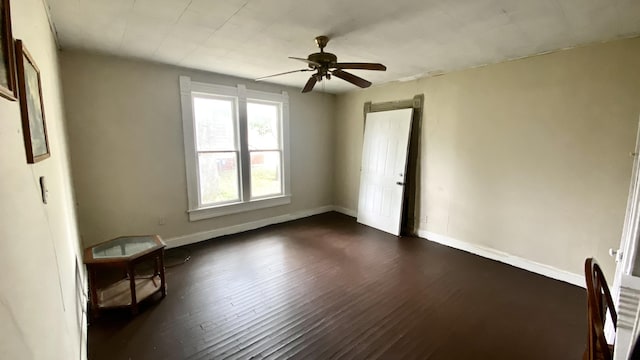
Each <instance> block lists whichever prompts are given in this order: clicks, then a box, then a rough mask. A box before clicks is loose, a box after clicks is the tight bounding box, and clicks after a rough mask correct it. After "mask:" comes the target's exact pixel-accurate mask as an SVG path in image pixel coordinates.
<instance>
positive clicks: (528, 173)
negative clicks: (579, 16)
mask: <svg viewBox="0 0 640 360" xmlns="http://www.w3.org/2000/svg"><path fill="white" fill-rule="evenodd" d="M638 64H640V38H635V39H629V40H622V41H615V42H610V43H606V44H598V45H593V46H587V47H581V48H577V49H572V50H567V51H561V52H557V53H553V54H547V55H543V56H536V57H531V58H527V59H522V60H518V61H511V62H506V63H501V64H496V65H490V66H486V67H481V68H476V69H469V70H465V71H458V72H454V73H450V74H445V75H443V76H437V77H432V78H423V79H419V80H415V81H410V82H405V83H394V84H388V85H384V86H379V87H373V88H370V89H368V90H365V91H354V92H350V93H347V94H343V95H340V96H338V97H337V101H336V132H335V134H336V157H335V166H336V177H335V184H334V189H335V191H336V196H335V202H336V205H338V206H340V207H344V208H347V209H357V202H358V186H359V168H360V159H361V153H362V150H361V149H362V135H363V126H364V121H363V115H362V111H363V104H364V102H366V101H373V102H382V101H392V100H403V99H410V98H412V97H413V96H414V95H416V94H424V95H425V113H424V118H423V125H422V126H423V128H422V133H421V136H422V142H421V150H420V160H419V163H420V169H421V178H420V182H419V185H418V186H419V198H418V202H419V211H418V214H417V216H418V219H419V220H420V230H421V231H422V232H423V233H425V232H430V233H434V234H437V235H440V236H444V237H447V238H450V239H455V240H459V241H462V242H466V243H470V244H473V246H479V247H483V248H488V249H494V250H497V251H499V252H504V253H507V254H511V255H514V256H517V257H520V258H524V259H527V260H530V261H534V262H537V263H541V264H545V265H548V266H552V267H555V268H557V269H560V270H565V271H568V272H570V273H574V274H578V275H579V276H581V274H582V272H583V262H584V259H585V258H586V257H588V256H595V257H596V258H597V259H598V260H599V261H600V263H601V264H602V265H603V268H604V269H605V271H606V272H607V274H608V277H609V279H613V270H614V268H615V264H614V262H613V259H612V258H610V257H609V255H608V254H607V251H608V249H609V248H617V247H618V245H619V241H620V234H621V232H622V224H623V220H624V212H625V206H626V198H627V192H628V188H629V178H630V175H631V164H632V159H631V157H630V156H629V152H632V151H633V149H634V141H635V133H636V129H637V124H638V115H639V114H640V71H638Z"/></svg>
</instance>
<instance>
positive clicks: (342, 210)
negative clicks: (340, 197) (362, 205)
mask: <svg viewBox="0 0 640 360" xmlns="http://www.w3.org/2000/svg"><path fill="white" fill-rule="evenodd" d="M333 211H336V212H339V213H341V214H345V215H347V216H351V217H358V212H357V211H355V210H351V209H347V208H345V207H342V206H334V207H333Z"/></svg>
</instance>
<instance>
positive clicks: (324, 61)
mask: <svg viewBox="0 0 640 360" xmlns="http://www.w3.org/2000/svg"><path fill="white" fill-rule="evenodd" d="M327 43H329V37H327V36H324V35H323V36H318V37H316V44H317V45H318V47H319V48H320V52H316V53H313V54H310V55H309V56H308V57H307V58H306V59H305V58H298V57H293V56H290V57H289V58H290V59H294V60H299V61H302V62H305V63H307V66H308V67H309V68H308V69H300V70H293V71H287V72H283V73H279V74H274V75H269V76H265V77H261V78H258V79H256V81H261V80H264V79H267V78H271V77H274V76H280V75H285V74H292V73H297V72H305V71H315V74H313V75H311V77H310V78H309V80H307V83H306V84H305V86H304V87H303V88H302V92H303V93H307V92H309V91H311V90H313V87H314V86H315V85H316V83H317V82H319V81H322V80H323V79H327V80H331V77H332V75H333V76H335V77H337V78H340V79H342V80H344V81H347V82H349V83H351V84H353V85H356V86H358V87H361V88H366V87H369V86H371V82H369V81H367V80H365V79H363V78H361V77H359V76H356V75H354V74H352V73H349V72H346V71H344V69H358V70H376V71H385V70H387V67H386V66H384V65H382V64H378V63H339V62H338V57H337V56H336V55H334V54H332V53H328V52H324V48H325V47H326V46H327Z"/></svg>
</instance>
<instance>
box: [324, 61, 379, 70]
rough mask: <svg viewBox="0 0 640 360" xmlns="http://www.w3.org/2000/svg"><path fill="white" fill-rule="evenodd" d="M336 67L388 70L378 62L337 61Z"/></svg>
mask: <svg viewBox="0 0 640 360" xmlns="http://www.w3.org/2000/svg"><path fill="white" fill-rule="evenodd" d="M335 67H336V68H337V69H362V70H378V71H385V70H387V67H386V66H384V65H382V64H378V63H337V64H336V65H335Z"/></svg>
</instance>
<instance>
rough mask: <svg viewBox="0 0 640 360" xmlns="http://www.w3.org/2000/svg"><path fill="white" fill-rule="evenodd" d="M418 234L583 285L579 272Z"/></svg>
mask: <svg viewBox="0 0 640 360" xmlns="http://www.w3.org/2000/svg"><path fill="white" fill-rule="evenodd" d="M418 235H419V236H420V237H422V238H425V239H427V240H429V241H433V242H437V243H439V244H442V245H445V246H448V247H452V248H455V249H458V250H462V251H466V252H468V253H471V254H475V255H478V256H482V257H484V258H487V259H491V260H495V261H499V262H501V263H505V264H509V265H511V266H515V267H517V268H520V269H524V270H527V271H531V272H533V273H536V274H540V275H543V276H546V277H549V278H552V279H556V280H560V281H564V282H566V283H569V284H573V285H576V286H580V287H583V288H584V287H585V282H584V276H582V275H579V274H574V273H572V272H569V271H566V270H561V269H558V268H555V267H553V266H549V265H545V264H541V263H538V262H535V261H532V260H527V259H524V258H521V257H518V256H514V255H511V254H508V253H506V252H503V251H500V250H496V249H492V248H488V247H485V246H481V245H476V244H471V243H468V242H465V241H461V240H457V239H453V238H450V237H448V236H444V235H440V234H435V233H432V232H430V231H426V230H421V229H418Z"/></svg>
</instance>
